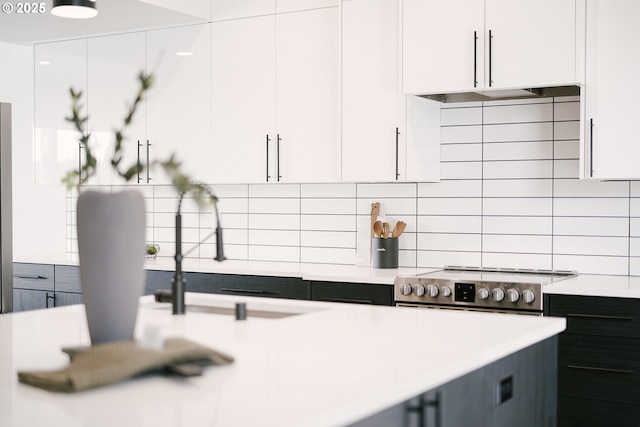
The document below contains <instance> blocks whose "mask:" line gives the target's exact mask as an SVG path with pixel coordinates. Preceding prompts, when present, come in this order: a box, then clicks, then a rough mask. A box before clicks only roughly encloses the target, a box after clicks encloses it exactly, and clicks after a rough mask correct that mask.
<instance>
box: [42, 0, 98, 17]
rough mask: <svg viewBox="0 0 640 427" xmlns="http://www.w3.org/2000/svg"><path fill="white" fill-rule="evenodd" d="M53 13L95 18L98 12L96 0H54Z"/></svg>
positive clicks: (61, 15) (62, 15) (63, 15)
mask: <svg viewBox="0 0 640 427" xmlns="http://www.w3.org/2000/svg"><path fill="white" fill-rule="evenodd" d="M51 14H52V15H55V16H60V17H62V18H74V19H84V18H93V17H94V16H96V15H97V14H98V9H96V1H95V0H53V8H52V9H51Z"/></svg>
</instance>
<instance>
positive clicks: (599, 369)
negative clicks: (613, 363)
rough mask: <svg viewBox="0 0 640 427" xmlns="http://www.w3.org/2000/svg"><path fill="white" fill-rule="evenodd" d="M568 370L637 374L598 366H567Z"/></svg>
mask: <svg viewBox="0 0 640 427" xmlns="http://www.w3.org/2000/svg"><path fill="white" fill-rule="evenodd" d="M567 368H571V369H580V370H583V371H597V372H609V373H614V374H634V373H635V372H634V371H632V370H630V369H615V368H599V367H596V366H582V365H567Z"/></svg>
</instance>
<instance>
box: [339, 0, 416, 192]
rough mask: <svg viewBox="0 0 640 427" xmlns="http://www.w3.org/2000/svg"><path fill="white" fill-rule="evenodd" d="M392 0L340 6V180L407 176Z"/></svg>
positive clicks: (395, 11) (364, 0)
mask: <svg viewBox="0 0 640 427" xmlns="http://www.w3.org/2000/svg"><path fill="white" fill-rule="evenodd" d="M398 15H399V8H398V2H397V1H396V0H352V1H348V2H344V3H343V5H342V83H343V84H342V180H343V181H350V182H357V181H396V180H400V179H403V178H405V165H404V164H401V153H403V152H404V151H405V149H404V147H405V142H406V137H405V136H406V132H405V97H404V96H403V95H402V94H401V93H400V90H399V87H400V76H399V70H400V64H399V61H398V55H399V52H400V40H399V20H400V17H399V16H398Z"/></svg>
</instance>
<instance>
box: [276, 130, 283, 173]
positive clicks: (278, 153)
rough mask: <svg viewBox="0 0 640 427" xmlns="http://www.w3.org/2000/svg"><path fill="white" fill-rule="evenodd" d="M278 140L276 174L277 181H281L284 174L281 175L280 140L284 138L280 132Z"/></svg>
mask: <svg viewBox="0 0 640 427" xmlns="http://www.w3.org/2000/svg"><path fill="white" fill-rule="evenodd" d="M277 138H278V140H277V141H276V176H277V179H276V180H277V181H278V182H280V178H282V175H280V141H281V140H282V138H280V134H278V135H277Z"/></svg>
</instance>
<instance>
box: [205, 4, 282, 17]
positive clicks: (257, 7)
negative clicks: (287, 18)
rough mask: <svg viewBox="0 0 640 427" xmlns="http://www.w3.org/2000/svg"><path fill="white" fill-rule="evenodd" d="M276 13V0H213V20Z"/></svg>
mask: <svg viewBox="0 0 640 427" xmlns="http://www.w3.org/2000/svg"><path fill="white" fill-rule="evenodd" d="M274 13H276V0H212V2H211V17H212V19H213V21H224V20H227V19H238V18H249V17H252V16H263V15H272V14H274Z"/></svg>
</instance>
